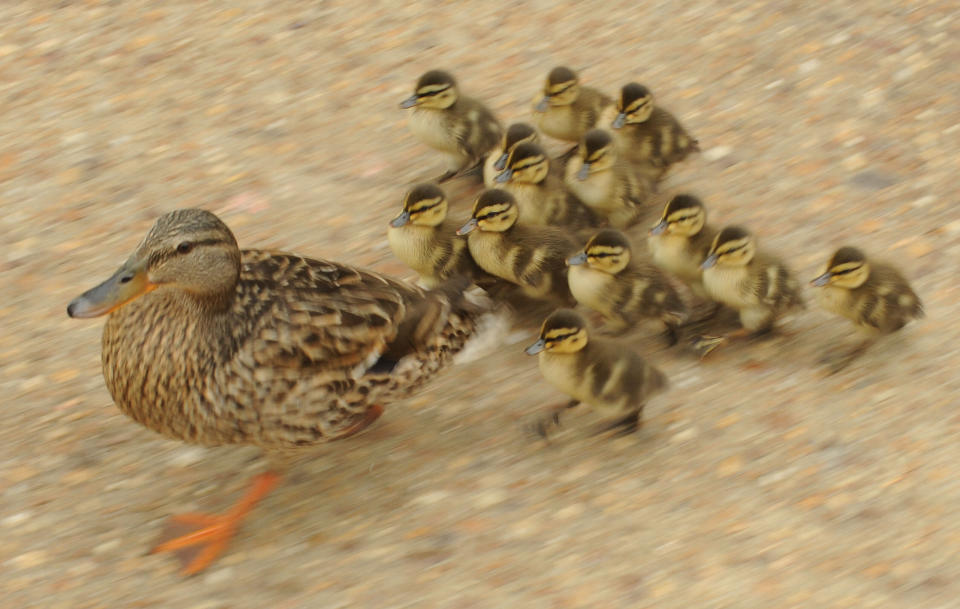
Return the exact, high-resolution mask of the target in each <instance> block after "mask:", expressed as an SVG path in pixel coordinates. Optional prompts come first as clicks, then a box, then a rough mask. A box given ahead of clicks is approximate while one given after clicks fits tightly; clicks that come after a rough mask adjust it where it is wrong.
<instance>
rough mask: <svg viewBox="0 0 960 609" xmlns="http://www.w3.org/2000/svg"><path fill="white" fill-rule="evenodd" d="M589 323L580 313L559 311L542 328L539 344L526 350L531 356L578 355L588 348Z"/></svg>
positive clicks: (536, 343) (567, 310)
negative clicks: (549, 354) (542, 352)
mask: <svg viewBox="0 0 960 609" xmlns="http://www.w3.org/2000/svg"><path fill="white" fill-rule="evenodd" d="M588 341H589V336H588V334H587V323H586V320H584V319H583V317H581V316H580V314H579V313H575V312H574V311H571V310H569V309H559V310H557V311H555V312H554V313H553V314H551V315H550V317H548V318H547V319H546V321H544V322H543V326H541V327H540V337H539V338H538V339H537V342H535V343H533V344H532V345H530V346H529V347H527V348H526V352H527V354H529V355H535V354H537V353H540V352H541V351H545V352H547V353H576V352H577V351H580V350H581V349H583V348H584V347H586V346H587V342H588Z"/></svg>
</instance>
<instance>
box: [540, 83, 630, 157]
mask: <svg viewBox="0 0 960 609" xmlns="http://www.w3.org/2000/svg"><path fill="white" fill-rule="evenodd" d="M611 106H613V99H611V98H610V96H608V95H606V94H604V93H602V92H600V91H598V90H597V89H594V88H593V87H585V86H583V85H581V84H580V79H579V78H578V77H577V74H576V73H575V72H574V71H573V70H571V69H570V68H567V67H565V66H558V67H556V68H554V69H552V70H550V73H549V74H547V80H546V82H545V83H544V85H543V92H542V94H537V96H536V97H535V98H534V100H533V120H534V122H535V123H536V125H537V128H538V129H540V131H542V132H543V133H545V134H546V135H549V136H550V137H552V138H556V139H558V140H563V141H565V142H579V141H580V139H581V138H582V137H583V134H584V133H586V132H587V130H588V129H590V128H592V127H594V126H595V125H596V124H597V121H598V120H599V119H600V115H601V113H602V112H603V110H604V108H608V107H611ZM575 151H576V146H574V147H573V148H571V149H570V150H569V151H568V152H567V154H566V155H564V156H568V155H570V154H573V153H574V152H575Z"/></svg>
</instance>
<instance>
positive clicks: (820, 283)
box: [810, 272, 833, 288]
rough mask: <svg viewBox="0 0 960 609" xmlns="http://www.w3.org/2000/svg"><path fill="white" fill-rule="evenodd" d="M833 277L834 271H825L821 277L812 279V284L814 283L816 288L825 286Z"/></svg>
mask: <svg viewBox="0 0 960 609" xmlns="http://www.w3.org/2000/svg"><path fill="white" fill-rule="evenodd" d="M831 277H833V273H830V272H827V273H824V274H823V275H820V276H819V277H817V278H816V279H814V280H813V281H811V282H810V285H812V286H813V287H815V288H822V287H823V286H825V285H827V284H828V283H830V278H831Z"/></svg>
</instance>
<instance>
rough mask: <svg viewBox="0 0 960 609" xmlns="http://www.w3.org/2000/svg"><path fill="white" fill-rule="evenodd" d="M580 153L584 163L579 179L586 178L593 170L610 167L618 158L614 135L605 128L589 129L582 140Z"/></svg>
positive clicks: (578, 174)
mask: <svg viewBox="0 0 960 609" xmlns="http://www.w3.org/2000/svg"><path fill="white" fill-rule="evenodd" d="M579 154H580V158H581V159H582V162H583V164H582V165H581V166H580V170H579V171H578V172H577V179H578V180H586V179H587V178H588V177H590V173H591V172H597V171H605V170H607V169H610V168H611V167H613V164H614V162H615V161H616V158H617V153H616V150H615V148H614V145H613V137H611V135H610V132H609V131H606V130H604V129H591V130H590V131H587V132H586V133H585V134H584V135H583V140H582V141H581V142H580V149H579Z"/></svg>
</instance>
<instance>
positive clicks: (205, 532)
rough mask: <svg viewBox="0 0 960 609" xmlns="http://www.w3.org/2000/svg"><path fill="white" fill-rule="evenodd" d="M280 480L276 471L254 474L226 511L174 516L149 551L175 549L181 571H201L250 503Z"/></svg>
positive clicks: (230, 535) (221, 548) (220, 550)
mask: <svg viewBox="0 0 960 609" xmlns="http://www.w3.org/2000/svg"><path fill="white" fill-rule="evenodd" d="M279 481H280V476H279V474H276V473H273V472H266V473H263V474H260V475H258V476H256V477H255V478H254V479H253V484H252V485H251V486H250V489H249V490H248V491H247V494H246V495H244V496H243V498H241V499H240V501H238V502H237V504H236V505H235V506H233V508H231V509H230V511H228V512H226V513H225V514H214V515H210V514H201V513H198V512H191V513H187V514H179V515H176V516H173V517H172V518H171V519H170V522H169V523H168V525H167V530H166V532H165V534H164V535H163V539H162V541H161V542H160V543H159V544H157V545H156V546H155V547H154V548H153V549H152V550H150V552H151V553H157V552H174V554H175V555H176V556H177V558H178V559H179V560H180V563H181V565H182V567H183V570H182V571H181V572H182V573H183V575H194V574H197V573H200V572H201V571H203V570H204V569H206V568H207V567H209V566H210V565H211V564H212V563H213V561H214V560H216V559H217V557H218V556H219V555H220V554H221V553H223V551H224V550H225V549H226V547H227V544H229V543H230V540H231V539H232V538H233V536H234V535H235V534H236V532H237V529H238V528H239V527H240V523H241V522H243V520H244V518H246V516H247V514H248V513H249V512H250V510H251V509H253V506H255V505H256V504H257V503H259V502H260V500H261V499H263V498H264V497H265V496H266V495H267V494H268V493H269V492H270V491H271V490H273V487H275V486H276V485H277V482H279ZM188 531H189V532H188Z"/></svg>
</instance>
